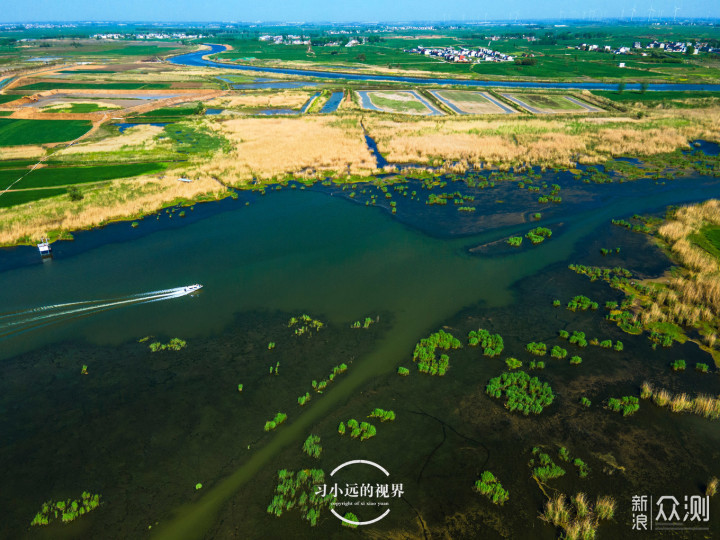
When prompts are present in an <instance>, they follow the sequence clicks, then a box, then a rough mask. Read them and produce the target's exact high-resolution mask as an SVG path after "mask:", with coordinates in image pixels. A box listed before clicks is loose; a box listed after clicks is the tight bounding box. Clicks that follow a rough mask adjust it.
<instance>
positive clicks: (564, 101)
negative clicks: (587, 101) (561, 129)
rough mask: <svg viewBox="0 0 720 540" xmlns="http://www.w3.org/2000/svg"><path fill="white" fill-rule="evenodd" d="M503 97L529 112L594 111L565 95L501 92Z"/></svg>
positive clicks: (592, 108)
mask: <svg viewBox="0 0 720 540" xmlns="http://www.w3.org/2000/svg"><path fill="white" fill-rule="evenodd" d="M502 95H503V97H505V98H507V99H509V100H510V101H512V102H514V103H517V104H518V105H520V106H521V107H523V108H525V109H527V110H528V111H530V112H531V113H536V114H552V113H565V112H572V113H575V112H595V111H596V110H597V109H595V108H594V107H590V106H589V105H588V106H583V105H581V104H580V103H582V102H580V101H578V100H575V101H572V100H571V98H568V97H567V96H561V95H557V94H524V93H523V94H502ZM572 99H574V98H572Z"/></svg>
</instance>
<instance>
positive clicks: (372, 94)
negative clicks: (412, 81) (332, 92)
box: [358, 90, 442, 116]
mask: <svg viewBox="0 0 720 540" xmlns="http://www.w3.org/2000/svg"><path fill="white" fill-rule="evenodd" d="M358 94H359V95H360V100H361V103H362V107H363V108H364V109H371V110H378V111H384V112H392V113H402V114H417V115H423V116H427V115H440V114H442V113H441V112H440V111H438V110H437V109H435V108H434V107H432V106H430V105H429V103H427V102H423V101H422V100H421V99H420V97H419V96H418V94H417V93H415V92H414V91H409V90H408V91H404V90H398V91H381V90H369V91H358Z"/></svg>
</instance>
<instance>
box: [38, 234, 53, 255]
mask: <svg viewBox="0 0 720 540" xmlns="http://www.w3.org/2000/svg"><path fill="white" fill-rule="evenodd" d="M37 247H38V250H39V251H40V255H41V256H43V257H47V256H49V255H50V254H51V253H52V248H51V247H50V243H49V242H48V240H47V238H43V239H42V241H41V242H40V243H39V244H38V245H37Z"/></svg>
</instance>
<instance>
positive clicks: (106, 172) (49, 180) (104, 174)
mask: <svg viewBox="0 0 720 540" xmlns="http://www.w3.org/2000/svg"><path fill="white" fill-rule="evenodd" d="M165 167H166V165H165V164H164V163H130V164H120V165H98V166H93V167H44V168H40V169H35V170H34V171H32V172H31V173H30V174H28V175H27V176H26V177H25V178H23V179H22V180H20V182H18V183H17V184H15V185H14V186H13V188H14V189H29V188H41V187H56V186H67V185H72V184H86V183H89V182H101V181H104V180H113V179H115V178H128V177H131V176H139V175H141V174H152V173H156V172H160V171H163V170H164V169H165ZM27 172H28V171H27V169H2V170H0V189H6V188H7V187H9V186H10V184H12V183H13V182H14V181H15V180H17V179H18V178H19V177H21V176H22V175H23V174H25V173H27Z"/></svg>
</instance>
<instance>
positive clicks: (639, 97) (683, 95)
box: [592, 90, 720, 102]
mask: <svg viewBox="0 0 720 540" xmlns="http://www.w3.org/2000/svg"><path fill="white" fill-rule="evenodd" d="M592 93H593V94H595V95H598V96H601V97H604V98H607V99H609V100H611V101H620V102H622V101H627V102H635V101H641V102H646V101H651V102H657V101H673V100H684V99H701V98H716V99H720V95H719V94H718V93H717V92H678V91H672V90H671V91H666V92H644V93H643V92H637V91H631V92H628V91H625V92H622V93H619V92H614V91H603V90H593V91H592Z"/></svg>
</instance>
